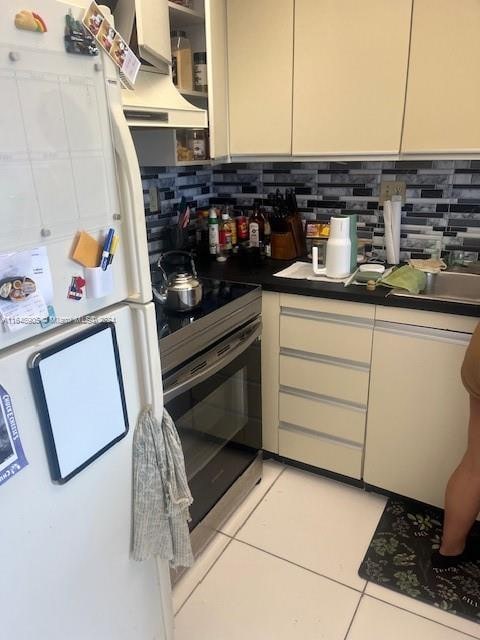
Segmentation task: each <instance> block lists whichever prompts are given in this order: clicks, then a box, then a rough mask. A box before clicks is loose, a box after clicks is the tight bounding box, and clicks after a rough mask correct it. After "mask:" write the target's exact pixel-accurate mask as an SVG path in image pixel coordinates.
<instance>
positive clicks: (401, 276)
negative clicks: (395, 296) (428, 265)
mask: <svg viewBox="0 0 480 640" xmlns="http://www.w3.org/2000/svg"><path fill="white" fill-rule="evenodd" d="M426 283H427V276H426V274H425V273H424V272H423V271H419V270H418V269H414V268H413V267H411V266H410V265H408V264H406V265H404V266H403V267H399V268H398V269H397V268H396V269H394V270H393V271H391V273H389V274H388V275H384V276H383V277H382V278H381V279H380V280H378V284H383V285H385V286H387V287H391V288H393V289H406V290H407V291H409V292H410V293H420V291H423V290H424V289H425V285H426Z"/></svg>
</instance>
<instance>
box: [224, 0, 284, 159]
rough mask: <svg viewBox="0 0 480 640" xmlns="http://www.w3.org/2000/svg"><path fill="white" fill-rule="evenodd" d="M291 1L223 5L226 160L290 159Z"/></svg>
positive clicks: (231, 0)
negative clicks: (233, 157) (238, 157)
mask: <svg viewBox="0 0 480 640" xmlns="http://www.w3.org/2000/svg"><path fill="white" fill-rule="evenodd" d="M293 7H294V1H293V0H260V1H259V0H227V57H228V96H229V105H228V107H229V119H230V154H232V155H262V154H268V155H278V154H280V155H282V154H284V155H289V154H290V153H291V148H292V146H291V131H292V73H293Z"/></svg>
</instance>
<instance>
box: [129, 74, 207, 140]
mask: <svg viewBox="0 0 480 640" xmlns="http://www.w3.org/2000/svg"><path fill="white" fill-rule="evenodd" d="M122 100H123V111H124V113H125V116H126V118H127V122H128V124H129V125H130V126H131V127H176V128H181V127H182V128H185V127H191V128H194V129H202V128H205V127H208V121H207V112H206V111H205V110H204V109H198V108H197V107H195V106H194V105H193V104H190V102H188V100H185V98H184V97H183V96H182V95H181V94H180V93H179V92H178V89H177V88H176V87H175V85H174V84H173V81H172V77H171V75H170V74H168V75H164V74H162V73H158V71H149V70H145V71H142V70H141V71H139V73H138V76H137V81H136V82H135V90H134V91H130V90H128V89H124V90H123V91H122Z"/></svg>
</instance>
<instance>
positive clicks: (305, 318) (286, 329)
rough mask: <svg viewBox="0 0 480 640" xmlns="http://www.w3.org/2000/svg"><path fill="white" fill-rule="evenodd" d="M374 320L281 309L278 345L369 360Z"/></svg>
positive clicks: (361, 360)
mask: <svg viewBox="0 0 480 640" xmlns="http://www.w3.org/2000/svg"><path fill="white" fill-rule="evenodd" d="M372 333H373V319H369V318H361V317H358V316H343V315H337V314H331V313H324V312H317V311H308V310H303V309H297V308H291V307H287V308H282V311H281V316H280V346H281V347H287V348H288V349H297V350H299V351H305V352H307V353H316V354H320V355H324V356H330V357H334V358H342V359H344V360H351V361H354V362H360V363H363V364H369V363H370V357H371V349H372Z"/></svg>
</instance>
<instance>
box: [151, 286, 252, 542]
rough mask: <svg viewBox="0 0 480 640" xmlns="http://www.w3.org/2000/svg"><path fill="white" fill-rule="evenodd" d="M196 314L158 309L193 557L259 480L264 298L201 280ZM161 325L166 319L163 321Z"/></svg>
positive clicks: (165, 382)
mask: <svg viewBox="0 0 480 640" xmlns="http://www.w3.org/2000/svg"><path fill="white" fill-rule="evenodd" d="M203 284H204V288H205V290H206V291H205V294H204V302H203V305H202V308H201V309H200V310H199V311H197V312H196V314H193V315H192V316H189V317H185V316H173V315H172V314H169V315H167V314H165V313H164V312H163V310H161V311H162V312H161V313H157V316H159V318H157V320H158V323H159V332H160V336H162V333H163V334H165V333H166V335H163V337H161V339H160V354H161V359H162V376H163V387H164V403H165V407H166V409H167V410H168V412H169V413H170V415H171V416H172V418H173V420H174V421H175V424H176V427H177V430H178V433H179V436H180V439H181V441H182V446H183V451H184V456H185V466H186V471H187V476H188V482H189V486H190V490H191V492H192V496H193V499H194V502H193V504H192V507H191V516H192V521H191V523H190V529H191V536H192V546H193V549H194V554H196V555H197V554H198V553H199V552H200V551H201V550H202V549H203V547H204V546H205V545H206V544H207V542H208V541H209V540H210V538H211V537H212V536H213V535H214V533H215V530H216V529H217V528H218V527H219V526H220V525H221V524H222V522H224V521H225V520H226V519H227V518H228V516H229V515H230V514H231V513H232V512H233V511H234V510H235V508H236V507H237V506H238V505H239V503H240V502H241V501H242V500H243V499H244V497H245V496H246V495H247V494H248V492H249V491H250V490H251V489H252V487H253V485H254V484H256V483H257V482H258V481H259V480H260V478H261V471H262V469H261V453H260V450H261V446H262V408H261V404H262V397H261V371H260V365H261V356H260V337H261V328H262V325H261V316H260V312H261V296H260V290H259V289H258V288H257V287H253V286H251V285H241V284H230V283H223V282H221V283H219V282H208V281H207V282H204V283H203ZM162 323H163V324H162Z"/></svg>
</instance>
